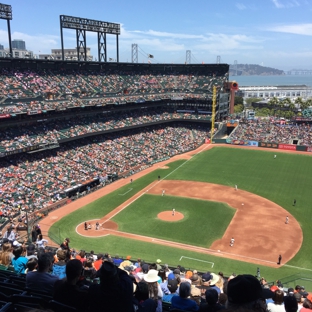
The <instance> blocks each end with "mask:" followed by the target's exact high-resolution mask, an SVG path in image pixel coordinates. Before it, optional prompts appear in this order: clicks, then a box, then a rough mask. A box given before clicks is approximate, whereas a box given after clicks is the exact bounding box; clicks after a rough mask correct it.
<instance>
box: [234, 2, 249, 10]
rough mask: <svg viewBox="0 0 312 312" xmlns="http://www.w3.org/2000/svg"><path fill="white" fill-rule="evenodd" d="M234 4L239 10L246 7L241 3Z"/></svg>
mask: <svg viewBox="0 0 312 312" xmlns="http://www.w3.org/2000/svg"><path fill="white" fill-rule="evenodd" d="M235 6H236V7H237V8H238V9H239V10H246V9H247V7H246V6H245V5H244V4H243V3H236V4H235Z"/></svg>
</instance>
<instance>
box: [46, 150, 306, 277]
mask: <svg viewBox="0 0 312 312" xmlns="http://www.w3.org/2000/svg"><path fill="white" fill-rule="evenodd" d="M274 154H277V158H276V159H274V158H273V155H274ZM158 175H161V176H162V177H163V176H165V175H168V177H167V179H176V180H180V179H183V180H193V181H202V182H211V183H217V184H223V185H228V186H233V187H234V185H235V184H237V185H238V187H239V188H240V189H244V190H247V191H249V192H251V193H255V194H258V195H260V196H263V197H265V198H268V199H270V200H272V201H274V202H276V203H277V204H279V205H281V206H282V207H284V208H285V209H286V210H288V211H289V213H291V214H292V215H293V216H294V217H295V218H296V219H297V220H298V222H299V223H300V225H301V227H302V229H303V234H304V240H303V245H302V248H301V249H300V251H299V253H298V254H297V255H296V256H295V257H294V258H293V259H292V260H291V261H290V262H289V263H288V264H289V265H292V266H298V267H302V268H306V269H308V270H311V271H312V264H311V261H310V254H311V252H312V246H311V244H310V243H309V239H310V238H311V237H312V227H311V226H310V223H311V208H310V199H311V195H310V193H311V191H310V186H311V185H312V157H310V156H308V155H296V154H288V153H276V152H275V151H269V150H268V151H254V150H248V149H232V148H231V149H230V148H226V147H215V148H213V149H211V150H208V151H206V152H203V153H201V154H198V155H196V156H194V157H193V158H192V159H191V160H189V161H186V162H185V161H184V160H180V161H177V162H173V163H171V164H169V168H168V169H166V170H164V169H161V170H160V169H159V170H156V171H154V172H153V173H150V174H148V175H146V176H145V177H142V178H141V179H138V180H136V181H134V182H133V183H132V184H131V188H133V189H132V190H131V191H130V192H129V193H127V194H126V195H124V196H120V195H119V194H124V193H125V192H127V191H128V190H129V185H127V186H124V187H123V188H121V189H120V190H117V191H115V192H113V193H111V194H109V195H107V196H105V197H103V198H101V199H99V200H97V201H95V202H93V203H91V204H89V205H87V206H86V207H84V208H82V209H79V210H78V211H75V212H73V213H72V214H70V215H69V216H66V217H64V218H63V219H62V220H60V221H58V222H57V223H55V224H54V225H53V226H52V228H51V229H50V233H52V234H54V235H60V237H62V238H64V237H70V238H71V245H72V246H74V247H75V248H77V249H82V248H84V249H86V250H91V249H94V250H95V251H96V252H98V251H102V252H106V251H108V252H111V253H112V254H115V253H118V254H120V255H127V254H130V255H132V256H133V257H141V258H144V259H146V260H149V261H155V260H156V259H157V258H161V259H162V260H163V261H164V262H166V263H169V264H171V265H177V264H182V265H184V266H186V267H191V268H194V267H195V268H197V269H199V270H202V271H205V270H208V269H209V270H213V271H214V272H217V271H219V270H222V271H223V272H225V273H227V274H231V273H232V272H236V273H251V274H256V269H257V267H260V270H261V275H263V276H265V277H266V278H267V279H271V280H274V279H277V278H283V277H286V276H289V275H291V274H296V273H298V272H306V273H309V272H310V271H308V270H301V269H297V268H293V267H285V266H284V267H280V268H278V269H272V268H267V267H264V266H257V265H254V264H249V263H245V262H240V261H235V260H229V259H223V258H218V257H214V256H210V255H209V256H208V255H203V254H200V253H194V252H189V251H185V250H179V249H176V248H172V247H165V246H160V245H153V244H148V243H144V242H137V241H132V240H129V239H122V238H118V237H113V236H109V237H104V238H95V239H88V238H84V237H81V236H79V235H78V234H76V232H75V227H76V225H77V224H78V223H80V222H83V221H85V220H91V219H96V218H101V217H103V216H104V215H105V214H106V213H107V212H109V211H111V210H112V209H113V208H115V207H117V206H118V205H120V204H121V203H122V202H124V201H125V200H126V199H128V198H130V197H131V196H133V195H134V194H136V193H137V192H138V191H140V190H141V189H143V188H144V186H146V185H148V184H149V183H151V182H152V181H155V179H156V177H157V176H158ZM155 197H157V199H156V202H157V203H158V204H159V205H164V206H163V207H166V205H168V209H166V210H171V209H172V207H171V206H170V205H171V202H170V201H171V199H172V200H173V202H178V201H179V200H180V199H179V198H174V197H170V196H165V197H164V198H167V197H168V199H166V200H168V203H161V201H160V200H161V196H155V195H145V196H143V197H142V198H141V199H139V200H138V201H136V202H135V203H133V204H132V205H130V206H129V207H127V209H125V210H124V211H123V212H122V213H121V214H119V215H117V216H116V217H115V218H114V220H115V221H117V222H118V223H119V228H120V229H122V230H126V231H128V232H136V233H139V234H144V235H152V233H154V234H155V233H156V234H157V232H158V233H159V235H161V238H164V237H167V238H170V239H172V240H178V241H181V242H184V243H191V242H192V241H193V242H195V238H196V236H202V237H203V238H204V242H199V243H198V242H197V243H196V245H201V244H206V243H207V244H210V240H209V239H210V238H209V236H210V235H213V234H211V232H209V231H211V227H210V226H209V227H208V228H205V227H202V226H201V227H199V226H197V225H196V222H200V224H201V225H202V224H204V223H205V222H204V221H203V220H198V219H197V218H196V217H195V216H193V214H192V209H190V208H187V207H186V206H185V207H184V206H183V209H185V210H183V211H185V214H186V215H187V220H190V218H191V220H192V222H191V221H190V224H192V225H190V227H189V228H188V230H187V231H185V230H184V226H181V224H183V222H177V223H176V224H174V225H170V227H169V226H167V227H166V226H164V227H163V228H162V230H160V231H159V230H158V229H159V226H160V227H162V226H163V225H162V224H163V223H159V224H155V227H154V226H153V227H151V226H148V225H147V223H148V222H147V221H146V219H147V220H152V219H153V218H154V215H153V213H154V212H155V211H154V209H156V210H157V209H161V207H157V205H156V208H155V206H154V204H153V203H154V202H155ZM295 198H296V200H297V205H296V206H295V207H294V206H292V203H293V200H294V199H295ZM183 201H185V199H183V200H182V202H180V201H179V205H182V204H183ZM190 201H192V202H194V200H190ZM200 202H201V201H198V203H196V209H202V210H201V213H207V211H208V212H209V211H210V210H209V209H210V208H209V207H212V206H213V205H214V203H203V204H202V203H200ZM148 203H150V204H151V205H153V210H148V209H146V208H148V206H149V204H148ZM211 205H212V206H211ZM218 205H220V206H219V207H221V206H222V204H218ZM169 206H170V209H169ZM197 206H198V207H201V208H197ZM144 207H145V208H144ZM128 208H129V209H128ZM181 208H182V206H181ZM221 209H226V210H227V213H226V214H230V213H231V209H230V208H228V207H225V206H223V208H221ZM218 210H219V208H218ZM153 211H154V212H153ZM179 211H180V206H179ZM196 211H197V210H196ZM214 214H215V211H214ZM146 217H148V218H146ZM214 217H216V218H217V219H218V218H220V216H217V215H215V216H214ZM222 218H223V216H221V218H220V219H221V220H222V221H223V219H222ZM139 219H142V222H141V223H139V224H138V223H136V222H135V221H136V220H139ZM187 220H186V221H187ZM154 221H155V220H154ZM193 222H195V224H193ZM215 222H216V221H214V222H213V223H212V228H213V225H214V224H215V225H216V226H220V224H216V223H215ZM263 222H265V220H264V221H263ZM157 223H158V222H157ZM224 223H225V224H228V220H226V221H225V222H224ZM185 224H187V225H188V223H187V222H186V223H185ZM156 225H157V226H156ZM171 226H174V227H176V228H175V231H177V232H179V233H178V234H177V233H174V232H175V231H172V230H171V229H172V228H171ZM290 226H291V225H290ZM131 229H132V230H131ZM259 229H260V230H261V224H259ZM257 230H258V229H257ZM212 232H213V231H212ZM154 234H153V237H154ZM174 234H175V235H174ZM219 235H220V234H219V233H218V234H216V237H219ZM221 235H222V234H221ZM174 236H176V238H174ZM206 236H207V237H206ZM212 239H213V238H212ZM285 239H286V240H287V237H284V236H283V233H276V243H277V244H278V242H279V240H285ZM193 244H195V243H193ZM181 256H185V257H189V258H195V259H196V260H191V259H187V258H183V259H182V260H181V261H179V260H180V258H181ZM202 261H210V262H213V263H214V267H213V269H211V267H210V266H211V264H210V263H208V262H207V263H206V262H202Z"/></svg>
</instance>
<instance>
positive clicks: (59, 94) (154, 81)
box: [0, 68, 227, 113]
mask: <svg viewBox="0 0 312 312" xmlns="http://www.w3.org/2000/svg"><path fill="white" fill-rule="evenodd" d="M226 79H227V76H226V74H225V73H207V74H206V75H202V74H198V73H196V72H194V73H188V74H179V73H170V74H164V72H158V73H157V72H151V71H148V70H146V71H144V70H143V71H141V72H135V73H134V72H133V71H129V72H126V71H123V70H119V69H115V70H112V69H110V70H108V71H105V70H102V71H100V72H93V71H91V70H69V69H68V70H66V69H59V70H56V69H54V70H47V69H37V70H34V69H33V70H29V69H24V70H23V69H5V68H2V69H1V70H0V87H1V89H2V96H3V100H5V99H21V100H23V101H21V102H20V103H18V104H12V105H11V106H10V108H6V107H5V106H4V107H3V111H2V113H12V112H14V113H17V112H23V111H28V110H33V109H39V110H44V109H47V110H48V109H60V108H63V107H67V106H68V105H73V106H81V105H83V103H88V101H89V99H92V98H101V100H97V101H96V102H95V103H97V104H98V103H100V104H101V105H105V104H112V103H125V102H134V101H137V100H142V99H144V100H148V101H150V100H158V99H164V98H168V97H173V96H176V94H177V93H179V92H182V93H183V95H184V96H186V97H189V98H194V97H195V98H196V97H198V98H202V97H203V96H204V94H205V93H207V92H211V90H212V86H214V85H218V86H223V83H224V81H226ZM36 97H40V98H41V99H40V100H38V101H36V100H35V101H32V102H30V101H28V103H27V99H34V98H36ZM71 97H73V99H71ZM84 99H88V100H87V101H84ZM25 100H26V102H25ZM80 100H81V101H80ZM88 105H93V103H92V102H91V103H90V102H89V104H88ZM0 113H1V111H0Z"/></svg>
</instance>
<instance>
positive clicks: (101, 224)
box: [101, 144, 209, 225]
mask: <svg viewBox="0 0 312 312" xmlns="http://www.w3.org/2000/svg"><path fill="white" fill-rule="evenodd" d="M208 146H209V145H208V144H206V145H205V146H204V148H202V149H200V150H199V151H198V152H197V153H196V154H194V155H193V156H192V157H191V158H189V159H187V160H186V161H185V162H184V163H183V164H181V165H180V166H178V167H177V168H175V169H174V170H172V171H171V172H169V173H168V174H167V175H166V176H164V177H163V178H162V179H160V180H159V181H157V182H156V183H155V184H154V185H152V186H151V187H150V188H148V189H147V190H145V191H144V192H143V193H142V194H140V195H139V196H138V197H136V198H134V199H133V200H132V201H131V202H129V203H128V204H127V205H126V206H124V207H123V208H121V209H120V210H118V211H117V212H116V213H115V214H113V215H112V216H111V217H110V218H108V219H107V220H105V222H106V221H108V220H111V219H112V218H114V217H115V216H116V215H117V214H118V213H120V212H122V211H123V210H124V209H126V208H127V207H128V206H130V205H131V204H133V203H134V202H135V201H136V200H138V199H139V198H141V197H142V196H143V195H145V194H146V193H147V192H148V191H150V190H151V189H152V188H153V187H155V186H156V185H157V184H158V183H160V182H161V181H162V180H164V179H166V178H167V177H169V176H170V175H171V174H172V173H174V172H175V171H177V170H178V169H180V168H181V167H182V166H184V165H185V164H186V163H187V162H188V161H190V160H191V159H193V157H195V156H196V155H198V154H199V153H201V152H202V151H204V150H205V149H206V148H207V147H208ZM102 224H103V223H102ZM102 224H101V225H102Z"/></svg>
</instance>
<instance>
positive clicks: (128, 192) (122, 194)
mask: <svg viewBox="0 0 312 312" xmlns="http://www.w3.org/2000/svg"><path fill="white" fill-rule="evenodd" d="M132 190H133V189H132V188H130V189H129V191H127V192H126V193H123V194H118V195H120V196H124V195H126V194H128V193H129V192H131V191H132Z"/></svg>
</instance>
